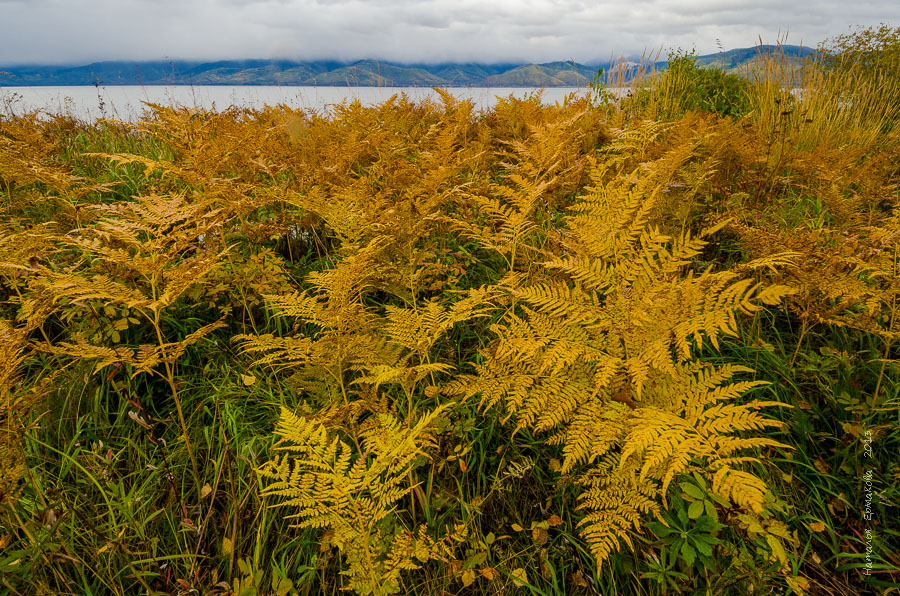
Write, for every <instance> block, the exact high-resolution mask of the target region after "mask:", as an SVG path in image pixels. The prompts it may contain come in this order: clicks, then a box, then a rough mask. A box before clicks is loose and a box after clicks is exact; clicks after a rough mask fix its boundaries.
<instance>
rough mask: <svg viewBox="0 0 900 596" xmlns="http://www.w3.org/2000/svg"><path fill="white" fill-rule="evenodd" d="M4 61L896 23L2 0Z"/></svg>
mask: <svg viewBox="0 0 900 596" xmlns="http://www.w3.org/2000/svg"><path fill="white" fill-rule="evenodd" d="M0 3H2V4H3V6H4V8H3V15H4V21H6V22H8V23H12V24H13V26H12V27H6V28H5V29H4V34H3V36H2V37H0V64H21V63H28V62H63V61H65V62H82V63H83V62H87V61H92V60H103V59H106V60H110V59H134V60H141V59H145V60H152V59H160V58H163V57H169V58H185V59H210V60H211V59H222V58H269V57H279V58H295V59H320V58H337V59H346V60H352V59H357V58H381V59H386V60H396V61H416V62H419V61H447V60H459V61H471V60H477V61H506V60H528V61H549V60H568V59H576V60H579V61H590V60H604V59H606V58H609V56H610V55H613V54H615V55H634V54H640V53H641V52H642V51H643V50H644V49H645V48H651V49H652V48H660V47H673V46H681V47H686V48H690V47H696V48H697V50H698V51H700V52H702V53H706V52H715V51H717V47H716V39H717V38H718V39H721V41H722V44H723V45H724V46H725V47H726V48H731V47H747V46H750V45H753V44H754V43H756V41H757V40H758V38H759V37H760V36H761V37H762V38H763V39H764V40H765V41H767V42H771V41H775V40H776V38H778V36H779V34H782V35H783V34H784V32H786V31H787V32H789V37H788V39H787V42H788V43H798V42H800V41H801V40H802V41H803V42H804V43H806V44H807V45H815V44H816V43H818V42H819V41H821V40H823V39H825V38H827V37H830V36H834V35H837V34H840V33H845V32H846V31H847V26H848V25H850V24H855V23H860V24H866V25H869V24H877V23H878V22H879V21H887V22H889V23H892V24H894V25H898V24H900V2H897V1H896V0H856V1H854V2H847V1H845V0H821V1H819V2H817V3H815V4H814V5H812V6H811V5H810V4H808V3H806V2H802V3H801V2H793V1H788V0H646V1H643V2H622V1H621V0H599V1H592V0H556V1H554V0H490V1H485V0H426V1H418V0H32V1H27V0H0Z"/></svg>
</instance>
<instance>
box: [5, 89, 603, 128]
mask: <svg viewBox="0 0 900 596" xmlns="http://www.w3.org/2000/svg"><path fill="white" fill-rule="evenodd" d="M448 91H449V92H450V93H451V94H452V95H453V96H455V97H457V98H460V99H472V100H474V102H475V106H476V108H477V109H481V110H487V109H490V108H492V107H493V106H494V105H495V104H496V103H497V98H498V97H509V96H510V95H513V96H515V97H518V98H523V97H526V96H529V95H531V94H535V93H537V92H539V89H534V88H512V87H495V88H488V87H457V88H450V89H448ZM400 93H405V94H406V95H407V96H408V97H409V98H410V99H411V100H413V101H421V100H423V99H425V98H427V97H428V98H432V99H437V98H438V94H437V93H435V91H434V90H433V89H430V88H428V87H266V86H259V87H257V86H231V85H229V86H166V87H163V86H124V85H123V86H114V87H112V86H111V87H100V88H96V87H91V86H86V87H0V114H7V115H9V114H21V113H22V112H26V111H30V110H34V109H41V110H45V111H47V112H51V113H56V114H70V115H72V116H74V117H76V118H79V119H81V120H88V121H93V120H94V119H96V118H114V119H117V120H130V121H133V120H136V119H138V118H140V115H141V112H142V111H143V110H144V105H143V103H142V102H151V103H158V104H165V105H178V106H187V107H203V108H207V109H215V110H223V109H225V108H227V107H229V106H232V105H234V106H238V107H242V108H262V107H263V106H264V105H279V104H283V105H287V106H289V107H292V108H302V109H308V110H315V111H317V112H325V111H327V110H328V109H329V106H333V105H335V104H340V103H341V102H342V101H344V100H345V99H349V100H355V99H358V100H359V101H360V102H361V103H363V104H364V105H375V104H379V103H381V102H384V101H385V100H387V99H389V98H390V97H391V96H393V95H396V94H400ZM570 93H576V94H579V95H587V94H589V93H590V90H589V89H586V88H584V87H582V88H575V87H565V88H564V87H551V88H547V89H545V90H544V91H543V95H542V101H543V102H544V103H547V104H553V103H555V102H557V101H562V100H563V98H565V97H566V96H567V95H568V94H570Z"/></svg>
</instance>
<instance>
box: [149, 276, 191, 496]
mask: <svg viewBox="0 0 900 596" xmlns="http://www.w3.org/2000/svg"><path fill="white" fill-rule="evenodd" d="M154 294H155V292H154ZM153 329H154V330H155V331H156V340H157V341H158V342H159V347H160V348H162V347H163V346H164V345H165V343H166V342H165V340H164V339H163V336H162V329H161V328H160V322H159V310H158V309H157V310H154V311H153ZM163 364H164V365H165V367H166V382H168V384H169V389H170V390H171V391H172V399H174V400H175V409H176V410H177V411H178V421H179V422H180V423H181V432H182V434H183V435H184V446H185V448H186V449H187V452H188V456H189V457H190V459H191V468H192V469H193V471H194V484H195V486H194V488H195V489H196V490H198V491H199V490H200V486H201V483H200V469H199V468H198V467H197V459H196V458H195V457H194V450H193V449H192V448H191V439H190V437H189V436H188V426H187V420H185V418H184V410H183V409H182V407H181V398H179V397H178V388H177V387H176V385H175V372H174V368H173V367H172V363H171V362H169V360H168V359H165V358H164V359H163Z"/></svg>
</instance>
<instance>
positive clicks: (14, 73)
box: [0, 46, 815, 87]
mask: <svg viewBox="0 0 900 596" xmlns="http://www.w3.org/2000/svg"><path fill="white" fill-rule="evenodd" d="M777 49H779V50H781V51H783V52H784V53H785V54H786V55H787V56H789V57H790V58H791V59H797V60H799V59H802V58H805V57H807V56H810V55H812V54H813V53H814V52H815V50H813V49H812V48H809V47H806V46H777ZM775 50H776V46H757V47H753V48H736V49H732V50H728V51H725V52H718V53H715V54H707V55H703V56H697V62H698V64H700V65H701V66H706V67H724V68H725V70H728V71H732V72H733V71H737V70H740V69H741V68H742V67H743V66H745V65H747V64H748V63H749V62H752V61H753V60H754V59H755V58H756V56H757V55H758V53H759V52H772V51H775ZM665 64H666V63H665V61H660V62H657V63H656V64H655V65H654V66H656V67H658V68H665ZM599 69H603V70H604V71H608V70H609V64H608V63H596V64H579V63H576V62H574V61H555V62H544V63H540V64H521V63H497V64H490V63H484V64H482V63H477V62H465V63H453V62H446V63H438V64H415V63H399V62H391V61H387V60H373V59H366V60H357V61H355V62H341V61H337V60H318V61H294V60H276V59H273V60H266V59H245V60H217V61H211V62H203V61H187V60H179V61H174V60H173V61H145V62H129V61H106V62H93V63H91V64H85V65H80V66H58V65H41V66H6V67H4V66H0V86H16V87H18V86H21V87H31V86H48V85H58V86H82V85H101V86H113V85H198V86H200V85H281V86H340V87H343V86H347V87H365V86H378V87H391V86H400V87H418V86H421V87H426V86H427V87H578V86H586V85H589V84H590V83H591V82H592V81H593V80H594V79H595V77H596V76H597V72H598V70H599Z"/></svg>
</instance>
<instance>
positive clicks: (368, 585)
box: [259, 408, 450, 595]
mask: <svg viewBox="0 0 900 596" xmlns="http://www.w3.org/2000/svg"><path fill="white" fill-rule="evenodd" d="M441 411H442V409H441V408H437V409H436V410H434V411H432V412H430V413H429V414H427V415H425V416H423V417H422V418H420V419H418V420H417V421H416V422H415V424H413V425H411V426H406V425H404V424H401V423H400V422H399V421H398V420H396V419H395V418H393V417H392V416H389V415H384V414H382V415H379V416H378V417H377V422H376V423H374V424H371V425H370V426H369V427H368V429H367V430H366V431H365V432H364V433H363V435H362V440H361V445H360V449H361V452H354V449H353V448H352V447H350V446H349V445H348V444H347V443H345V442H344V441H342V440H341V439H340V438H339V437H338V436H336V435H335V434H333V433H329V432H328V430H326V428H325V427H324V426H323V425H322V424H319V423H316V422H313V421H311V420H308V419H305V418H302V417H300V416H296V415H294V414H292V413H291V412H290V411H288V410H287V409H282V412H281V418H280V420H279V422H278V426H277V428H276V431H275V432H276V434H277V435H278V436H279V437H281V441H280V442H279V443H278V445H276V450H278V451H282V452H284V453H283V454H282V455H276V456H275V457H274V458H273V459H272V460H271V461H270V462H268V463H267V464H265V465H264V466H262V467H261V468H260V469H259V473H260V475H261V476H262V477H263V478H266V479H268V481H269V482H268V484H267V485H266V487H265V488H264V489H263V494H264V495H265V496H269V497H281V498H282V501H281V502H280V503H279V506H284V507H291V508H292V509H294V512H293V513H291V514H290V515H289V516H288V517H289V518H292V519H295V520H297V522H296V525H297V526H299V527H307V528H318V529H326V530H328V532H327V534H326V537H327V543H328V544H330V545H333V546H335V547H337V548H338V550H339V551H340V552H341V554H342V555H343V557H344V559H345V561H346V564H347V568H346V570H345V571H344V572H343V573H344V574H345V575H347V576H348V583H347V586H346V588H348V589H353V590H355V591H356V592H358V593H360V594H376V595H377V594H395V593H397V592H399V591H400V580H401V572H403V571H405V570H410V569H416V568H418V567H419V563H421V562H425V561H428V560H429V559H446V557H447V555H448V554H450V550H449V543H448V542H447V541H446V540H440V541H435V540H433V539H431V538H430V537H428V536H427V535H426V534H425V530H424V528H420V529H419V531H418V532H413V531H411V530H408V529H406V528H404V527H403V525H402V522H401V521H400V519H399V517H398V515H397V513H396V509H397V504H398V502H399V501H400V499H402V498H403V497H404V496H406V495H407V494H409V492H410V491H411V490H412V489H413V487H412V486H410V485H405V483H406V481H407V478H408V476H409V474H410V472H411V470H412V469H413V468H414V466H415V460H416V458H418V457H419V456H421V455H423V454H424V453H425V452H426V451H427V450H429V449H431V448H433V447H434V439H433V437H432V436H431V435H430V434H429V427H430V426H431V425H432V423H433V422H434V420H435V418H436V417H437V416H439V415H440V413H441ZM392 536H393V538H391V537H392Z"/></svg>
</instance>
